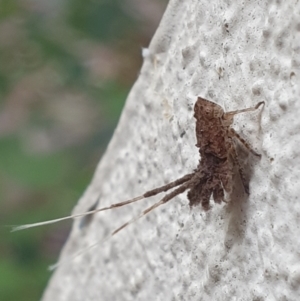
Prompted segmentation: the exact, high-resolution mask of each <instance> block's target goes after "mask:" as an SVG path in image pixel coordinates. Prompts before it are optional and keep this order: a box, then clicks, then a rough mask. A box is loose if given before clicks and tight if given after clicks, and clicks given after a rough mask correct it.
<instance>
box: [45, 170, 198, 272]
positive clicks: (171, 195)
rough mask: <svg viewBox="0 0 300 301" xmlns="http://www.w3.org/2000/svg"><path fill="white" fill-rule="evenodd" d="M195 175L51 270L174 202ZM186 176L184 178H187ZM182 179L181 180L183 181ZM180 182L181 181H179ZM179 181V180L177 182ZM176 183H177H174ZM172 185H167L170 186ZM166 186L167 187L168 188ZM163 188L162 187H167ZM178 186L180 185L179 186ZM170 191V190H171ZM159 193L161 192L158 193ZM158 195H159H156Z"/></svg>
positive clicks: (53, 266)
mask: <svg viewBox="0 0 300 301" xmlns="http://www.w3.org/2000/svg"><path fill="white" fill-rule="evenodd" d="M191 175H194V174H190V175H186V176H190V179H189V180H187V181H185V183H183V184H182V185H181V186H180V187H178V188H177V189H175V190H173V191H172V192H170V193H168V194H166V195H165V196H164V197H163V198H162V199H161V200H160V201H158V202H157V203H155V204H153V205H152V206H150V207H148V208H147V209H145V210H144V211H142V212H141V213H140V214H139V215H138V216H136V217H134V218H132V219H131V220H129V221H128V222H126V223H124V224H123V225H122V226H120V227H119V228H117V229H116V230H114V231H113V232H111V233H110V234H109V235H108V236H106V237H105V238H104V239H101V240H98V241H97V242H95V243H93V244H91V245H89V246H88V247H87V248H84V249H82V250H81V251H80V252H78V253H76V254H74V255H73V256H71V257H70V258H68V259H67V260H63V261H60V262H58V263H56V264H54V265H52V266H50V267H49V270H51V271H52V270H54V269H56V268H57V267H58V266H60V265H62V264H64V263H67V262H71V261H72V260H73V259H75V258H76V257H78V256H80V255H82V254H84V253H85V252H87V251H88V250H90V249H92V248H93V247H95V246H97V245H101V244H103V243H104V242H106V241H107V240H109V239H110V238H111V237H113V236H114V235H116V234H117V233H118V232H120V231H121V230H123V229H125V228H126V227H127V226H129V225H131V224H133V223H135V222H136V221H138V220H139V219H140V218H142V217H143V216H145V215H146V214H148V213H150V212H151V211H152V210H154V209H156V208H157V207H159V206H161V205H163V204H165V203H167V202H168V201H170V200H172V199H173V198H174V197H175V196H177V195H179V194H181V193H183V192H185V191H186V190H187V189H188V188H190V187H191V186H192V185H193V179H192V176H191ZM186 176H184V177H186ZM184 177H183V178H184ZM183 178H181V179H183ZM179 180H180V179H179ZM177 181H178V180H177ZM174 182H176V181H174ZM174 182H172V183H174ZM170 184H171V183H169V184H167V185H170ZM167 185H165V186H167ZM165 186H162V187H165ZM177 186H178V185H177ZM169 189H170V188H169ZM158 193H159V192H158ZM156 194H157V193H156Z"/></svg>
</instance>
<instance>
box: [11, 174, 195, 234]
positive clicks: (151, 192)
mask: <svg viewBox="0 0 300 301" xmlns="http://www.w3.org/2000/svg"><path fill="white" fill-rule="evenodd" d="M194 174H195V173H191V174H187V175H185V176H183V177H181V178H180V179H177V180H175V181H173V182H171V183H168V184H166V185H163V186H161V187H158V188H155V189H152V190H149V191H147V192H146V193H144V194H143V195H141V196H138V197H135V198H133V199H130V200H128V201H125V202H120V203H116V204H112V205H110V206H108V207H103V208H99V209H95V210H89V211H87V212H84V213H78V214H74V215H69V216H65V217H61V218H57V219H53V220H49V221H44V222H38V223H34V224H26V225H21V226H14V227H13V228H12V230H11V232H14V231H19V230H24V229H28V228H33V227H39V226H44V225H49V224H54V223H57V222H61V221H64V220H67V219H72V218H76V217H82V216H87V215H90V214H95V213H97V212H100V211H105V210H110V209H113V208H118V207H122V206H125V205H128V204H131V203H134V202H137V201H140V200H143V199H145V198H148V197H150V196H154V195H156V194H159V193H161V192H163V191H168V190H169V189H171V188H174V187H176V186H179V185H181V184H183V183H185V182H187V181H189V180H190V179H191V178H192V177H193V176H194Z"/></svg>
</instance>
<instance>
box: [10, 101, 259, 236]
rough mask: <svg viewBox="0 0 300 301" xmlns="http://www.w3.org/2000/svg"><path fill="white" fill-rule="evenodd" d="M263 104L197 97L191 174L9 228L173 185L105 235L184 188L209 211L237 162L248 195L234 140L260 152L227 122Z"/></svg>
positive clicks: (222, 199) (193, 203)
mask: <svg viewBox="0 0 300 301" xmlns="http://www.w3.org/2000/svg"><path fill="white" fill-rule="evenodd" d="M263 104H264V102H259V103H258V104H257V105H256V106H254V107H251V108H247V109H242V110H237V111H231V112H224V110H223V109H222V107H221V106H219V105H218V104H216V103H213V102H211V101H209V100H206V99H204V98H201V97H198V99H197V102H196V104H195V107H194V117H195V118H196V138H197V144H196V146H197V147H198V148H199V153H200V160H199V164H198V166H197V168H196V169H195V170H194V171H193V172H192V173H190V174H187V175H185V176H183V177H181V178H179V179H177V180H175V181H174V182H171V183H169V184H166V185H164V186H161V187H158V188H155V189H153V190H149V191H147V192H146V193H144V194H143V195H141V196H139V197H136V198H133V199H130V200H128V201H125V202H120V203H116V204H112V205H111V206H109V207H104V208H99V209H94V208H92V209H93V210H89V211H88V212H85V213H82V214H75V215H72V216H67V217H63V218H59V219H55V220H50V221H45V222H40V223H35V224H28V225H23V226H17V227H14V228H13V231H17V230H22V229H27V228H31V227H36V226H41V225H46V224H51V223H56V222H59V221H62V220H66V219H70V218H75V217H80V216H86V215H90V214H94V213H96V212H100V211H104V210H109V209H113V208H117V207H122V206H125V205H128V204H131V203H134V202H137V201H139V200H142V199H145V198H148V197H151V196H154V195H157V194H159V193H161V192H165V191H168V190H170V189H172V188H175V187H177V188H176V189H174V190H173V191H172V192H169V193H168V194H166V195H165V196H164V197H163V198H162V199H161V200H160V201H159V202H157V203H155V204H154V205H152V206H150V207H149V208H147V209H146V210H144V211H143V212H142V213H141V214H140V215H139V216H137V217H135V218H133V219H131V220H130V221H128V222H127V223H125V224H123V225H122V226H121V227H119V228H117V229H116V230H115V231H113V232H112V233H111V235H110V236H109V237H111V236H113V235H115V234H116V233H118V232H119V231H121V230H122V229H124V228H125V227H127V226H128V225H129V224H131V223H133V222H135V221H136V220H138V219H140V218H141V217H143V216H144V215H146V214H147V213H149V212H151V211H152V210H154V209H155V208H157V207H159V206H161V205H163V204H165V203H167V202H168V201H170V200H171V199H173V198H174V197H175V196H177V195H179V194H181V193H183V192H185V191H186V190H188V194H187V196H188V199H189V205H190V206H191V207H192V206H196V205H200V204H201V206H202V207H203V209H204V210H209V209H210V204H209V202H210V198H211V196H212V198H213V200H214V201H215V203H222V202H226V200H225V192H226V193H227V194H228V195H230V193H231V191H232V186H233V175H234V165H237V167H238V170H239V174H240V177H241V180H242V183H243V186H244V190H245V192H246V193H247V194H249V187H248V184H247V182H246V179H245V176H244V172H243V168H242V167H241V165H240V163H239V160H238V155H237V152H236V147H235V145H236V141H239V142H240V143H241V144H242V145H243V146H244V147H245V148H246V149H247V150H248V151H250V152H251V153H252V154H254V155H255V156H257V157H260V156H261V155H260V154H258V153H257V152H255V151H254V150H253V149H252V148H251V146H250V145H249V144H248V143H247V142H246V141H245V140H244V139H243V138H241V137H240V136H239V134H237V133H236V131H235V130H234V129H233V128H232V127H231V125H232V123H233V117H234V115H236V114H240V113H244V112H250V111H255V110H257V109H258V108H259V107H260V106H261V105H263ZM109 237H107V238H106V239H108V238H109Z"/></svg>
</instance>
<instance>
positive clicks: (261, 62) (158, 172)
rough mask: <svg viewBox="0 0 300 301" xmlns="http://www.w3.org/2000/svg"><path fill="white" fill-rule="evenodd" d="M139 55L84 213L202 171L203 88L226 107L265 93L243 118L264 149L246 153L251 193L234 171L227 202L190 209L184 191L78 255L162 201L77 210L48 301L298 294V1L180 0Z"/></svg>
mask: <svg viewBox="0 0 300 301" xmlns="http://www.w3.org/2000/svg"><path fill="white" fill-rule="evenodd" d="M229 3H230V4H229ZM143 54H144V64H143V66H142V69H141V73H140V75H139V78H138V80H137V82H136V83H135V85H134V86H133V88H132V90H131V92H130V94H129V96H128V99H127V102H126V106H125V108H124V111H123V114H122V116H121V119H120V122H119V125H118V127H117V129H116V131H115V134H114V137H113V139H112V141H111V142H110V144H109V147H108V149H107V151H106V154H105V155H104V157H103V158H102V160H101V162H100V164H99V166H98V168H97V170H96V172H95V176H94V178H93V180H92V182H91V184H90V186H89V187H88V189H87V190H86V192H85V194H84V195H83V197H82V198H81V199H80V202H79V204H78V205H77V207H76V208H75V210H74V213H79V212H84V211H87V210H88V209H89V208H90V207H91V206H92V205H93V204H94V203H95V202H96V200H97V199H98V198H99V197H100V198H99V204H98V207H102V206H107V205H109V204H112V203H116V202H120V201H124V200H127V199H129V198H132V197H135V196H138V195H141V194H143V193H144V192H146V191H147V190H150V189H152V188H155V187H158V186H161V185H163V184H166V183H168V182H170V181H172V180H175V179H177V178H179V177H181V176H183V175H185V174H187V173H190V172H192V171H193V170H194V169H195V168H196V167H197V165H198V161H199V154H198V149H197V148H196V147H195V143H196V137H195V119H194V117H193V106H194V103H195V101H196V99H197V96H198V95H200V96H202V97H204V98H207V99H209V100H211V101H213V102H215V103H218V104H220V105H221V106H222V107H223V108H224V110H225V111H231V110H236V109H241V108H246V107H251V106H253V105H255V104H256V103H258V102H259V101H265V107H264V108H263V109H259V110H257V112H252V113H245V114H241V115H238V116H237V117H236V118H235V121H236V123H235V125H234V128H235V129H236V130H237V131H238V132H239V133H241V135H242V136H243V137H245V138H246V139H247V141H249V142H250V143H251V145H253V147H254V149H256V150H257V151H258V152H259V153H261V154H262V158H261V159H257V158H256V157H254V156H252V155H251V154H250V155H247V158H245V155H244V156H243V159H242V160H243V161H245V162H246V161H247V162H248V163H247V164H248V166H249V173H251V177H250V195H249V196H247V195H245V193H244V192H243V189H242V185H241V181H240V180H239V177H238V176H236V177H235V186H234V191H233V193H232V195H231V196H230V202H229V203H228V204H224V203H223V204H221V205H219V204H213V206H212V208H211V210H210V211H208V212H204V211H203V210H202V208H201V207H195V208H192V209H190V208H189V205H188V200H187V197H186V194H185V193H184V194H182V195H179V196H177V197H175V198H174V199H173V200H171V201H170V202H168V203H167V204H165V205H164V206H161V207H159V208H158V209H156V210H154V211H153V212H150V213H149V214H148V215H147V216H145V217H144V218H142V219H140V220H138V221H137V222H135V223H133V224H132V225H130V226H128V227H127V228H125V229H124V230H122V231H121V232H120V233H118V234H117V235H115V236H114V237H112V238H111V239H109V240H108V241H106V242H104V243H102V244H100V245H98V246H96V247H93V248H91V249H89V250H88V251H86V252H85V253H83V254H81V255H80V256H77V257H75V258H74V259H72V260H68V259H70V258H72V256H74V254H76V253H77V252H79V251H80V250H82V249H84V248H86V247H87V246H89V245H92V244H94V243H95V242H96V241H99V240H101V239H103V238H104V237H107V236H108V235H109V233H110V232H111V231H113V230H114V229H116V228H117V227H119V226H120V225H122V224H123V223H124V222H126V221H127V220H130V219H131V218H133V217H136V216H137V215H138V214H139V213H140V212H141V211H142V210H144V209H145V208H147V207H148V206H150V204H153V203H155V202H157V201H158V200H159V199H160V196H156V197H152V198H150V199H147V200H142V201H140V202H137V203H135V204H132V205H128V206H125V207H122V208H119V209H114V210H111V211H105V212H102V213H97V214H95V215H94V216H92V218H91V220H90V221H89V222H87V219H82V218H79V219H76V220H75V221H74V225H73V230H72V233H71V235H70V238H69V240H68V242H67V243H66V245H65V247H64V249H63V251H62V253H61V256H60V261H65V262H64V263H63V264H61V265H60V266H59V267H58V268H57V270H55V272H54V274H53V277H52V279H51V280H50V282H49V285H48V287H47V289H46V291H45V293H44V296H43V299H42V300H43V301H53V300H56V301H63V300H69V301H71V300H72V301H77V300H78V301H83V300H105V301H109V300H164V301H167V300H222V301H224V300H289V301H291V300H299V296H300V264H299V262H300V252H299V250H300V239H299V219H300V218H299V216H300V202H299V191H300V188H299V180H300V171H299V166H300V152H299V146H300V135H299V133H300V118H299V114H300V110H299V108H300V99H299V97H300V80H299V75H300V2H299V1H264V0H258V1H254V0H251V1H229V2H228V1H222V0H221V1H207V0H204V1H196V0H184V1H183V0H171V1H170V3H169V6H168V8H167V11H166V12H165V15H164V17H163V19H162V21H161V24H160V26H159V28H158V29H157V32H156V34H155V36H154V37H153V40H152V42H151V44H150V46H149V48H148V49H147V50H144V51H143ZM240 159H241V158H240ZM245 162H244V163H245ZM83 221H84V222H85V224H84V223H83Z"/></svg>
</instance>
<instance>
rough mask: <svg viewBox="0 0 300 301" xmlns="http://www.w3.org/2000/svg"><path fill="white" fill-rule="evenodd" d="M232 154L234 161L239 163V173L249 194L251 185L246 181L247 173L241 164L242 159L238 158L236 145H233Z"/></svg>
mask: <svg viewBox="0 0 300 301" xmlns="http://www.w3.org/2000/svg"><path fill="white" fill-rule="evenodd" d="M231 156H232V158H233V161H234V163H235V164H236V165H237V167H238V169H239V174H240V177H241V180H242V183H243V186H244V190H245V192H246V193H247V194H249V185H248V183H247V181H246V177H245V174H244V169H243V167H242V166H241V164H240V161H239V159H238V154H237V152H236V149H235V147H234V145H232V147H231Z"/></svg>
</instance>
